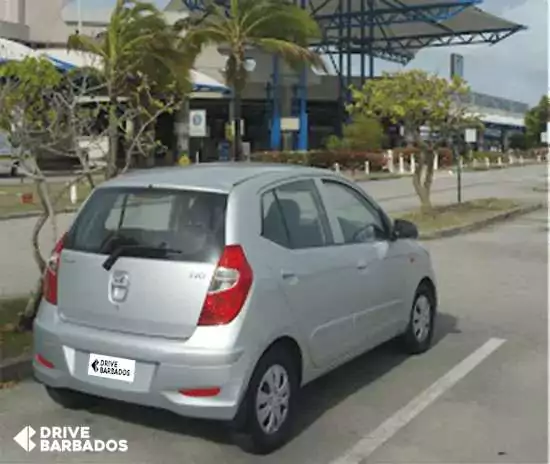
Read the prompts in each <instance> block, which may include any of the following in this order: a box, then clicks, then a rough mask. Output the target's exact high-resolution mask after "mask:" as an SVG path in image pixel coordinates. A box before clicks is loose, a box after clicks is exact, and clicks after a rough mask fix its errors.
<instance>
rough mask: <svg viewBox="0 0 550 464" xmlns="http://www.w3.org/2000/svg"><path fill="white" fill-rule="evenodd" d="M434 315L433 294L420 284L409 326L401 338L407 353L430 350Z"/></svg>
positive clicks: (426, 286)
mask: <svg viewBox="0 0 550 464" xmlns="http://www.w3.org/2000/svg"><path fill="white" fill-rule="evenodd" d="M435 315H436V302H435V295H434V292H433V291H432V289H431V288H430V286H429V285H427V284H421V285H420V286H419V287H418V289H417V290H416V295H415V297H414V303H413V306H412V309H411V313H410V318H409V325H408V326H407V330H406V332H405V333H404V334H403V336H402V341H403V344H404V346H405V349H406V351H407V352H409V353H411V354H420V353H424V352H425V351H427V350H428V349H430V347H431V345H432V340H433V334H434V326H435Z"/></svg>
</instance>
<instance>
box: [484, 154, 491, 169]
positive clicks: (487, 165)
mask: <svg viewBox="0 0 550 464" xmlns="http://www.w3.org/2000/svg"><path fill="white" fill-rule="evenodd" d="M485 167H486V168H487V169H489V168H490V167H491V160H490V159H489V157H488V156H486V157H485Z"/></svg>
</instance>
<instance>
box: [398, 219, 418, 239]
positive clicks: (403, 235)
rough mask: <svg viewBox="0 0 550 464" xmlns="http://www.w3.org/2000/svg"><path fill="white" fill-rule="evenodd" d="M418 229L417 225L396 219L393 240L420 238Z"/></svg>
mask: <svg viewBox="0 0 550 464" xmlns="http://www.w3.org/2000/svg"><path fill="white" fill-rule="evenodd" d="M418 235H419V234H418V228H417V227H416V225H415V224H413V223H412V222H410V221H406V220H405V219H396V220H395V221H394V223H393V231H392V238H393V239H394V240H399V239H412V240H416V239H417V238H418Z"/></svg>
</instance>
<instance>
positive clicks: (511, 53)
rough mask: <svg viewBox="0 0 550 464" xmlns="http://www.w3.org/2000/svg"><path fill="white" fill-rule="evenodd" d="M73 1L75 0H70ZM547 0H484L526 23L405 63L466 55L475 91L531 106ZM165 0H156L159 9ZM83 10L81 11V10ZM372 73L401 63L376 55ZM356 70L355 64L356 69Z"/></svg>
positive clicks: (442, 70)
mask: <svg viewBox="0 0 550 464" xmlns="http://www.w3.org/2000/svg"><path fill="white" fill-rule="evenodd" d="M73 1H74V0H73ZM81 1H82V6H83V10H84V11H85V10H86V9H87V8H104V7H108V6H110V5H114V3H115V1H114V0H81ZM549 1H550V0H484V2H483V4H482V5H481V8H482V9H483V10H485V11H487V12H489V13H492V14H495V15H497V16H500V17H502V18H504V19H508V20H510V21H513V22H516V23H519V24H522V25H525V26H527V28H528V29H527V30H526V31H521V32H518V33H516V34H514V35H513V36H511V37H509V38H508V39H505V40H504V41H502V42H500V43H498V44H496V45H492V46H490V45H470V46H455V47H445V48H432V49H425V50H422V51H421V52H419V53H418V55H417V57H416V58H415V59H414V60H413V61H412V62H411V63H409V64H408V65H407V66H406V68H407V69H408V68H421V69H425V70H426V71H429V72H434V73H438V74H441V75H442V76H448V75H449V67H450V54H451V53H453V52H454V53H460V54H461V55H463V56H464V77H465V79H466V80H467V81H468V83H469V84H470V86H471V88H472V90H473V91H476V92H482V93H487V94H489V95H493V96H498V97H504V98H510V99H513V100H518V101H521V102H525V103H529V104H531V105H533V104H535V103H537V102H538V100H539V99H540V97H541V96H542V95H544V94H545V93H548V91H549V88H548V85H549V83H548V72H549V71H548V60H549V53H548V45H549V40H548V17H549V13H550V9H549V5H548V2H549ZM168 2H169V0H154V1H153V3H156V4H158V6H159V7H161V8H163V7H164V6H166V4H167V3H168ZM84 14H85V13H84ZM375 69H376V73H378V72H381V71H383V70H387V71H394V70H398V69H402V66H400V65H395V64H392V63H387V62H383V61H379V60H376V68H375ZM355 72H357V73H358V69H356V70H355Z"/></svg>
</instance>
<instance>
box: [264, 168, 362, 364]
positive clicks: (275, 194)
mask: <svg viewBox="0 0 550 464" xmlns="http://www.w3.org/2000/svg"><path fill="white" fill-rule="evenodd" d="M262 216H263V218H262V219H263V220H262V236H263V237H264V238H265V239H266V240H269V241H270V242H272V243H273V244H277V245H278V247H276V245H273V249H272V250H271V251H270V252H269V254H268V256H269V266H270V267H271V268H272V271H273V275H274V276H275V278H277V279H278V280H279V282H280V285H281V288H282V290H283V292H284V295H285V296H286V299H287V301H288V304H289V306H290V308H291V310H292V313H293V315H294V318H295V321H296V323H297V324H298V326H299V328H300V330H301V332H302V334H303V336H304V339H305V340H307V342H308V346H309V349H310V353H311V357H312V359H313V361H314V363H315V364H316V365H317V366H320V367H322V366H326V365H327V364H330V363H331V362H332V361H334V360H336V359H338V358H340V357H341V356H343V355H344V354H345V353H346V352H347V351H349V348H350V341H351V342H353V337H352V335H353V320H352V318H351V317H350V316H352V315H351V314H350V313H349V311H348V308H347V306H346V304H345V300H343V297H344V298H345V292H346V291H345V286H346V283H345V282H342V280H341V275H340V272H341V269H342V268H343V266H342V262H341V255H340V252H339V249H338V248H336V247H334V246H333V245H334V243H333V238H332V231H331V229H330V226H329V223H328V220H327V217H326V213H325V211H324V208H323V205H322V202H321V199H320V197H319V192H318V189H317V186H316V182H315V181H314V180H311V179H308V180H298V181H290V182H287V183H284V184H281V185H278V186H276V187H274V188H271V189H270V190H268V191H266V192H264V193H263V195H262Z"/></svg>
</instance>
